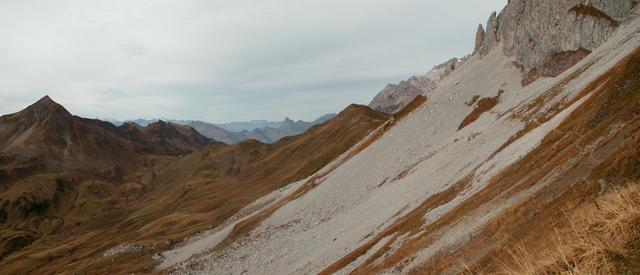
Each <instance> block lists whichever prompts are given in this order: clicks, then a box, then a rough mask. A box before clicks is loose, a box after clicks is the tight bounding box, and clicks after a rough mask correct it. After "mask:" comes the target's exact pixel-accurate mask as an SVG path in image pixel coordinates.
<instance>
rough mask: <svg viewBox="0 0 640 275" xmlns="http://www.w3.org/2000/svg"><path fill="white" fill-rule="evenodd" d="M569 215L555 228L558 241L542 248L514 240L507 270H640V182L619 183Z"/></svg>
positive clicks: (574, 271)
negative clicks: (540, 250)
mask: <svg viewBox="0 0 640 275" xmlns="http://www.w3.org/2000/svg"><path fill="white" fill-rule="evenodd" d="M566 219H567V224H568V226H567V228H563V229H558V228H556V229H555V230H554V231H555V234H554V236H553V238H554V240H555V247H549V248H548V249H546V250H545V251H544V252H543V253H538V254H536V253H534V252H530V251H529V249H528V248H527V246H526V245H525V244H523V243H514V244H512V245H511V247H510V248H508V249H507V251H508V253H509V255H510V256H511V257H512V263H510V264H502V266H503V273H505V274H549V273H554V274H559V273H564V274H605V273H608V274H612V273H618V274H620V273H622V274H631V273H634V274H638V273H640V183H632V184H628V185H626V186H622V187H619V188H615V189H614V190H613V191H611V192H609V193H608V194H605V195H604V196H602V197H599V198H597V199H596V200H595V201H594V202H593V203H590V204H585V205H583V206H582V207H579V208H578V209H576V210H575V211H573V212H572V213H571V214H568V215H567V216H566ZM550 237H551V236H550Z"/></svg>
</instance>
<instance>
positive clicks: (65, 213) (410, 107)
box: [0, 0, 640, 274]
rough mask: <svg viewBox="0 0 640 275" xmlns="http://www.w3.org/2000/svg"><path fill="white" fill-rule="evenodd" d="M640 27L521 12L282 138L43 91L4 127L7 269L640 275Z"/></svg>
mask: <svg viewBox="0 0 640 275" xmlns="http://www.w3.org/2000/svg"><path fill="white" fill-rule="evenodd" d="M454 12H455V11H454ZM470 27H473V26H470ZM639 30H640V5H638V2H636V1H632V0H600V1H586V2H585V1H581V0H580V1H579V0H568V1H553V0H540V1H525V0H510V1H508V2H507V4H506V6H505V7H504V9H503V10H502V11H500V13H493V14H491V15H490V16H489V19H488V21H487V23H486V24H485V25H484V26H483V25H480V26H478V28H477V31H476V36H475V47H474V51H473V52H472V53H471V54H470V55H468V56H466V57H464V58H462V59H458V58H455V59H451V60H450V61H449V62H447V63H445V65H444V66H436V67H435V68H434V69H432V70H431V71H430V72H428V73H427V74H426V75H424V76H416V77H411V78H409V79H408V80H407V81H403V82H401V83H399V84H398V85H388V86H387V87H386V88H385V89H384V90H382V91H381V92H380V93H379V94H378V95H377V96H375V98H374V100H373V101H372V103H371V104H370V107H369V106H363V105H355V104H353V105H350V106H349V107H347V108H345V109H344V110H342V111H341V112H340V113H338V114H337V115H335V116H334V117H332V118H331V119H328V120H327V121H325V122H323V123H319V124H317V125H315V126H311V127H310V128H309V129H308V130H306V131H305V132H304V133H302V134H299V135H295V136H288V137H283V138H280V139H279V140H278V141H275V142H273V143H263V142H260V141H258V140H255V139H252V138H250V139H245V140H243V141H240V142H238V143H235V144H225V143H223V142H220V141H213V140H211V139H209V138H207V137H205V136H203V135H201V134H199V133H198V131H196V129H194V128H192V127H189V126H186V125H179V124H175V123H166V122H163V121H160V122H157V123H154V124H150V125H148V126H146V127H142V126H140V125H136V124H134V123H127V124H123V125H122V126H114V125H113V124H111V123H107V122H102V121H99V120H91V119H85V118H80V117H77V116H73V115H71V114H69V113H68V112H67V111H66V110H65V109H64V107H62V106H61V105H59V104H57V103H55V102H54V101H53V100H51V99H50V98H48V97H45V98H43V99H42V100H40V101H38V102H37V103H35V104H33V105H31V106H29V107H27V108H26V109H24V110H23V111H20V112H18V113H15V114H10V115H5V116H2V117H0V271H1V272H0V273H3V274H4V273H6V274H17V273H47V274H48V273H89V274H113V273H117V274H121V273H163V274H334V273H335V274H346V273H349V274H567V273H571V274H574V273H575V274H613V273H620V274H638V273H640V267H639V266H638V255H639V254H638V251H640V242H638V238H639V237H638V236H640V230H639V229H638V224H640V214H639V213H640V31H639ZM470 41H471V38H470ZM372 92H374V91H372ZM372 95H373V94H372ZM372 107H373V108H372ZM298 126H300V125H298V124H296V123H294V122H292V121H289V120H287V121H285V123H283V124H282V126H281V128H282V127H285V128H287V130H301V127H298ZM229 138H231V137H229Z"/></svg>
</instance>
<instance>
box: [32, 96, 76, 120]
mask: <svg viewBox="0 0 640 275" xmlns="http://www.w3.org/2000/svg"><path fill="white" fill-rule="evenodd" d="M24 111H28V112H32V113H35V114H36V115H39V116H42V115H49V114H59V115H68V116H71V113H69V112H68V111H67V109H65V108H64V107H62V105H60V104H58V103H57V102H55V101H53V99H51V98H50V97H49V96H48V95H47V96H44V97H43V98H41V99H40V100H38V101H37V102H36V103H34V104H31V106H29V107H27V108H26V109H25V110H24Z"/></svg>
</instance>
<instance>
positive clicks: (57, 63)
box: [0, 0, 506, 123]
mask: <svg viewBox="0 0 640 275" xmlns="http://www.w3.org/2000/svg"><path fill="white" fill-rule="evenodd" d="M505 4H506V1H503V0H501V1H498V0H493V1H489V2H486V1H483V2H478V1H468V0H467V1H450V2H447V3H443V2H440V1H409V0H403V1H379V2H376V3H375V4H372V3H370V2H369V1H351V2H349V3H344V2H342V1H341V2H334V1H307V2H304V3H301V2H297V1H291V0H272V1H268V2H261V3H254V2H249V1H200V0H191V1H164V2H162V3H159V2H157V1H95V2H91V3H88V2H86V1H56V2H55V3H54V2H47V1H3V2H2V3H0V37H3V42H4V43H2V44H1V45H0V52H2V55H3V56H2V58H0V72H2V74H0V86H1V87H2V89H0V99H2V102H3V103H4V104H2V106H1V107H0V113H2V114H8V113H14V112H17V111H19V110H21V109H23V108H24V107H26V106H28V105H30V104H32V103H33V102H35V101H37V100H38V99H40V98H41V97H43V96H44V95H50V96H51V97H52V98H53V99H54V100H55V101H57V102H58V103H60V104H62V105H63V106H65V107H66V108H67V109H68V110H69V111H70V112H71V113H73V114H76V115H79V116H83V117H89V118H96V117H98V118H102V119H107V118H108V119H116V120H129V119H138V118H142V119H155V118H170V119H176V120H202V121H207V122H215V123H224V122H238V121H250V120H268V121H279V120H281V119H283V118H284V117H290V118H293V119H295V120H304V121H311V120H314V119H316V118H318V117H320V116H321V115H324V114H326V113H337V112H339V111H341V110H342V109H343V108H345V107H346V106H348V105H349V104H351V103H357V104H365V105H366V104H368V103H369V101H370V100H371V99H372V98H373V97H374V96H375V95H376V94H377V93H378V92H379V91H380V90H381V89H382V88H384V86H385V85H386V84H387V83H397V82H399V81H400V80H404V79H407V78H409V77H410V76H412V75H421V74H425V73H426V72H427V71H428V70H429V69H430V68H431V67H433V66H435V65H437V64H440V63H442V62H444V61H446V60H447V59H449V58H452V57H462V56H464V55H465V54H468V53H471V51H472V50H473V46H474V45H473V44H474V39H475V31H476V29H477V24H479V23H482V24H483V25H484V23H485V22H486V20H487V18H488V17H489V14H490V13H491V12H492V11H499V10H500V9H501V8H502V7H503V6H504V5H505ZM336 7H338V8H336ZM454 20H455V21H454ZM16 26H19V27H16Z"/></svg>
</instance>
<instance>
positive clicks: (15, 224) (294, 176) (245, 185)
mask: <svg viewBox="0 0 640 275" xmlns="http://www.w3.org/2000/svg"><path fill="white" fill-rule="evenodd" d="M13 116H14V115H10V116H7V117H13ZM29 118H32V117H29ZM74 119H76V118H72V120H74ZM78 119H79V118H78ZM387 120H388V116H387V115H385V114H382V113H379V112H376V111H373V110H371V109H369V108H367V107H365V106H357V105H353V106H350V107H348V108H347V109H345V110H344V111H343V112H341V113H340V114H339V115H337V116H336V117H335V118H333V119H331V120H329V121H327V122H325V123H322V124H320V125H316V126H314V127H312V128H311V129H309V130H308V131H307V132H305V133H304V134H301V135H298V136H293V137H286V138H283V139H281V140H280V141H278V142H276V143H274V144H264V143H260V142H258V141H255V140H246V141H243V142H241V143H238V144H236V145H226V144H223V143H220V142H213V143H210V144H208V145H206V146H204V147H202V148H201V149H199V150H197V151H196V152H194V153H192V154H189V155H185V156H182V157H172V156H167V155H166V154H177V153H179V150H181V149H188V148H190V147H191V146H196V147H197V146H198V145H197V144H198V143H199V142H204V141H205V140H206V139H203V138H201V137H198V136H197V135H196V136H193V135H194V132H193V130H190V128H183V127H186V126H177V125H174V124H171V123H163V122H159V123H156V124H155V125H154V124H151V125H149V126H147V127H145V128H142V127H140V126H137V125H135V124H133V123H130V124H125V125H123V126H122V127H115V126H113V125H111V124H109V123H104V124H105V125H111V127H112V129H114V131H116V132H117V133H120V134H122V136H123V137H127V138H128V139H124V138H123V141H122V142H125V141H126V142H129V143H130V144H132V145H131V146H130V147H132V148H133V149H132V150H133V151H135V152H140V154H137V155H134V156H135V159H138V158H139V160H140V161H139V165H135V166H134V165H131V166H130V167H131V168H132V171H130V172H122V173H120V174H119V176H118V177H112V176H109V175H104V174H100V173H98V171H94V170H89V171H84V170H83V171H76V170H67V169H63V168H61V169H59V170H47V171H42V170H34V171H30V172H29V173H27V174H11V178H10V179H11V182H10V184H9V185H6V184H5V183H3V184H0V192H2V199H0V207H1V208H0V209H1V210H0V247H4V250H0V254H1V255H2V259H0V270H3V272H8V273H14V272H25V271H26V272H35V271H38V272H45V273H54V272H58V271H60V270H65V271H69V272H72V271H93V272H97V273H113V272H125V271H127V270H128V271H136V272H141V271H144V272H150V271H151V269H152V268H153V264H154V260H153V258H152V254H153V253H157V252H161V251H163V250H166V249H168V248H169V247H170V246H171V243H172V242H173V240H176V239H182V238H183V237H185V236H188V235H190V234H193V233H195V232H198V231H202V230H205V229H207V228H208V227H210V226H217V225H219V224H221V223H222V222H224V221H225V220H226V219H227V218H229V217H231V216H233V215H234V214H237V212H238V210H240V209H241V208H243V207H244V206H246V205H248V204H250V203H251V202H253V201H255V200H256V199H257V198H260V197H261V196H263V195H265V194H268V193H269V192H271V191H273V190H275V189H278V188H280V187H283V186H285V185H287V184H288V183H289V182H291V181H295V180H300V179H304V178H306V177H308V176H309V175H311V174H312V173H314V172H315V171H317V170H318V169H320V168H321V167H323V166H325V165H326V164H327V163H328V162H330V161H332V160H333V159H335V158H337V157H338V156H339V155H340V154H342V153H343V152H344V151H345V150H347V149H348V148H350V147H352V145H354V144H355V143H357V142H358V141H359V140H360V139H362V138H363V137H364V136H366V135H367V134H368V133H369V131H371V130H372V129H375V128H377V127H378V126H379V125H380V124H382V123H384V122H385V121H387ZM24 121H26V120H24ZM78 121H80V122H83V121H84V120H78ZM80 122H78V123H80ZM95 123H98V122H97V121H96V122H95ZM36 124H37V123H36ZM100 125H102V124H100ZM83 127H84V126H83ZM3 133H4V132H3ZM178 134H179V135H178ZM91 135H92V133H91V132H83V134H82V135H79V136H78V137H79V138H84V137H86V136H91ZM9 136H11V135H9ZM12 140H13V139H12ZM187 141H193V143H191V142H189V143H186V144H188V145H189V146H182V145H184V144H185V142H187ZM206 141H208V140H206ZM99 144H100V143H98V145H99ZM138 144H141V145H139V146H138ZM136 150H137V151H136ZM177 150H178V151H177ZM151 152H160V153H163V154H165V155H163V154H155V153H151ZM14 156H15V155H8V154H7V155H5V154H4V153H3V154H0V164H2V165H4V164H5V163H9V165H13V163H12V159H11V158H13V157H14ZM107 156H109V155H107ZM132 158H134V157H132ZM125 163H126V162H125ZM122 165H124V164H122ZM133 168H135V169H133ZM90 172H91V173H90ZM0 175H2V174H0ZM5 213H6V214H5ZM165 241H166V243H165ZM128 243H134V244H131V245H129V246H126V245H125V246H123V247H120V246H119V245H120V244H128ZM103 255H104V256H103ZM131 255H135V256H136V257H137V258H138V260H135V261H130V260H128V258H127V257H128V256H131Z"/></svg>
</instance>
